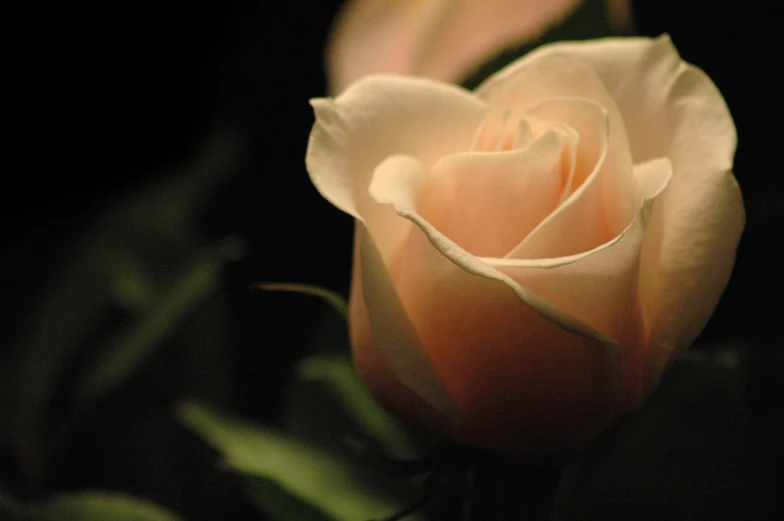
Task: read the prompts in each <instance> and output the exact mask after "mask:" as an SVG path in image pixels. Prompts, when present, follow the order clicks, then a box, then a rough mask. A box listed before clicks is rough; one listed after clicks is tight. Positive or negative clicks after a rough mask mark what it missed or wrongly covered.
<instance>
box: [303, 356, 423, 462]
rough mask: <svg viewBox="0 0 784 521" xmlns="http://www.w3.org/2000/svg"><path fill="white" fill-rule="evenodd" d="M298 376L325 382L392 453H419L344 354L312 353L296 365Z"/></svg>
mask: <svg viewBox="0 0 784 521" xmlns="http://www.w3.org/2000/svg"><path fill="white" fill-rule="evenodd" d="M296 371H297V375H298V377H299V378H300V379H302V380H304V381H310V382H320V383H322V384H324V385H325V386H326V387H327V389H328V390H329V392H331V393H332V394H333V395H334V396H335V397H336V398H337V399H338V401H339V404H340V405H341V406H342V410H343V411H345V412H347V413H348V415H349V417H350V418H351V420H352V421H353V422H354V424H355V425H356V426H357V427H359V428H360V430H361V431H362V432H364V434H366V435H367V436H369V437H370V438H371V439H372V440H374V441H376V442H378V443H379V444H380V445H381V447H383V448H384V450H385V452H386V453H387V454H388V455H390V456H394V457H399V458H410V457H418V456H419V455H420V452H421V447H420V446H419V444H418V443H417V441H416V440H415V439H413V438H412V436H411V435H410V434H409V433H408V431H406V429H405V428H404V427H403V426H402V425H401V424H400V423H399V422H398V421H397V420H396V419H395V418H393V417H392V416H390V415H389V414H388V413H387V412H386V411H385V410H384V409H383V408H382V407H381V406H380V405H379V404H378V402H376V400H375V399H374V398H373V397H372V396H371V395H370V393H369V392H368V391H367V389H366V387H365V385H364V383H363V382H362V379H361V378H360V376H359V374H357V371H356V369H355V368H354V364H353V363H352V362H351V360H350V359H348V358H347V357H343V356H311V357H308V358H305V359H303V360H302V361H301V362H300V363H299V364H298V365H297V369H296Z"/></svg>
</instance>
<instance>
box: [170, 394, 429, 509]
mask: <svg viewBox="0 0 784 521" xmlns="http://www.w3.org/2000/svg"><path fill="white" fill-rule="evenodd" d="M178 415H179V417H180V419H181V421H182V422H183V423H184V424H186V425H187V426H188V427H190V428H191V429H192V430H194V431H195V432H196V433H198V434H199V435H200V436H201V437H202V438H203V439H204V440H205V441H206V442H207V443H209V444H210V445H212V446H213V447H214V448H215V449H217V450H218V451H219V452H220V453H221V454H222V455H223V457H224V460H225V463H226V464H227V465H228V466H229V467H230V468H231V469H234V470H236V471H238V472H240V473H242V474H245V475H247V476H248V477H255V478H259V477H261V478H266V479H268V480H270V481H272V482H273V483H275V484H276V485H277V486H278V487H279V488H280V490H282V491H285V492H286V493H287V494H289V495H290V496H292V497H293V498H295V499H296V500H298V501H300V502H305V503H308V504H310V505H312V506H313V507H314V508H316V509H317V510H318V511H321V512H323V513H324V515H325V516H328V517H329V518H332V519H335V520H339V521H343V520H345V521H362V520H367V519H376V518H383V517H384V516H388V515H391V514H393V513H395V512H396V511H398V510H399V508H400V502H399V501H398V500H396V498H394V497H393V496H392V494H390V493H388V492H384V491H382V490H379V488H378V486H377V484H375V483H373V482H372V480H368V479H367V474H366V473H363V472H362V471H361V470H362V469H357V468H355V467H353V466H352V465H350V464H349V463H348V462H346V461H344V460H342V459H341V458H339V457H337V456H336V455H335V454H331V453H328V452H326V451H323V450H320V449H319V448H317V447H315V446H312V445H309V444H306V443H303V442H301V441H298V440H295V439H293V438H290V437H287V436H286V435H284V434H282V433H279V432H276V431H274V430H272V429H269V428H264V427H262V426H259V425H255V424H253V423H250V422H247V421H242V420H239V419H236V418H232V417H230V416H226V415H223V414H220V413H217V412H215V411H213V410H211V409H209V408H207V407H204V406H201V405H197V404H193V403H186V404H183V405H182V406H180V407H179V410H178ZM256 485H258V482H256ZM374 485H375V486H374ZM257 497H259V496H257ZM263 500H264V495H263V494H262V495H261V496H260V501H263ZM281 504H286V503H285V502H282V501H280V500H279V499H273V500H272V501H271V503H270V504H269V505H267V504H266V503H264V505H263V507H264V508H265V510H268V511H269V512H271V513H273V514H275V515H276V516H281V515H283V514H282V513H281V512H280V511H278V510H279V509H280V508H281V506H280V505H281ZM292 515H294V513H293V512H292ZM291 519H294V518H293V517H292V518H291ZM411 519H412V520H413V519H415V518H414V517H412V518H411Z"/></svg>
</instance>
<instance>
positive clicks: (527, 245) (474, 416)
mask: <svg viewBox="0 0 784 521" xmlns="http://www.w3.org/2000/svg"><path fill="white" fill-rule="evenodd" d="M312 105H313V107H314V110H315V113H316V123H315V125H314V126H313V130H312V133H311V136H310V142H309V145H308V151H307V158H306V163H307V168H308V171H309V173H310V176H311V179H312V181H313V184H314V185H315V186H316V188H317V189H318V190H319V192H320V193H321V194H322V195H323V196H324V197H325V198H326V199H328V200H329V201H330V202H331V203H332V204H334V205H335V206H337V207H338V208H340V209H341V210H343V211H344V212H346V213H348V214H351V215H353V216H354V217H355V218H356V220H357V226H356V248H355V250H356V251H355V262H354V271H353V284H352V291H351V313H350V329H351V341H352V347H353V354H354V357H355V361H356V364H357V366H358V369H359V371H360V373H361V374H362V376H363V378H364V380H365V382H366V383H367V385H368V387H369V389H370V390H371V392H372V393H373V394H374V396H375V397H376V398H377V399H378V400H379V401H380V402H381V403H382V404H384V405H385V406H386V407H387V408H388V409H390V410H391V411H392V412H394V413H395V414H397V415H399V416H401V417H403V418H405V419H408V420H410V421H413V422H416V423H418V424H421V425H424V426H426V427H429V428H432V429H436V430H438V431H439V432H440V433H441V434H442V435H444V436H446V437H448V438H450V439H452V440H454V441H457V442H460V443H465V444H469V445H474V446H478V447H483V448H488V449H492V450H497V451H502V452H507V453H519V454H540V453H548V452H556V451H561V450H563V449H569V448H573V447H576V446H579V445H580V444H581V443H582V442H584V441H585V440H587V439H590V438H591V437H593V436H595V435H596V434H597V433H599V432H600V431H602V430H603V429H604V428H606V427H607V426H608V425H609V424H610V422H612V421H613V420H614V419H615V418H617V416H618V415H619V414H621V413H623V412H624V411H629V410H634V409H636V408H638V407H640V406H641V405H642V404H643V403H644V402H645V400H646V398H647V397H648V395H650V393H651V392H652V390H653V389H654V388H655V387H656V385H657V383H658V381H659V378H660V376H661V374H662V372H663V371H664V370H665V368H666V366H667V365H668V363H669V362H670V360H671V359H672V357H673V355H674V354H676V353H677V352H678V351H680V350H682V349H685V348H686V347H687V346H689V344H691V343H692V342H693V340H694V339H695V337H696V336H697V335H698V333H699V332H700V331H701V330H702V328H703V327H704V325H705V323H706V322H707V320H708V318H709V317H710V315H711V313H712V312H713V310H714V308H715V306H716V304H717V302H718V299H719V296H720V295H721V293H722V291H723V289H724V287H725V285H726V284H727V280H728V278H729V275H730V271H731V269H732V265H733V263H734V256H735V249H736V247H737V244H738V240H739V238H740V234H741V231H742V228H743V223H744V212H743V203H742V200H741V195H740V190H739V188H738V185H737V183H736V181H735V178H734V177H733V174H732V160H733V155H734V151H735V144H736V134H735V128H734V125H733V122H732V118H731V116H730V114H729V112H728V110H727V107H726V105H725V103H724V100H723V99H722V97H721V94H720V93H719V91H718V90H717V89H716V87H715V85H714V84H713V83H712V82H711V80H710V79H709V78H708V77H707V76H706V75H705V74H704V73H703V72H702V71H701V70H700V69H698V68H696V67H694V66H692V65H689V64H687V63H685V62H683V61H682V60H681V58H680V57H679V55H678V53H677V51H676V50H675V48H674V47H673V45H672V43H671V42H670V39H669V38H668V37H666V36H664V37H660V38H658V39H655V40H651V39H647V38H628V39H623V38H614V39H604V40H597V41H590V42H581V43H558V44H553V45H549V46H544V47H541V48H539V49H537V50H536V51H534V52H532V53H531V54H529V55H527V56H525V57H523V58H521V59H520V60H518V61H516V62H515V63H513V64H511V65H509V66H508V67H506V68H505V69H503V70H501V71H500V72H498V73H496V74H495V75H494V76H492V77H491V78H490V79H488V80H487V81H486V82H485V83H484V84H483V85H482V86H480V87H479V88H478V89H477V90H476V91H475V92H473V93H471V92H468V91H466V90H464V89H462V88H460V87H457V86H453V85H449V84H444V83H439V82H436V81H433V80H427V79H416V78H409V77H393V76H376V77H368V78H365V79H362V80H360V81H359V82H357V83H355V84H354V85H352V86H351V87H349V88H348V89H347V90H346V91H345V92H344V93H343V94H341V95H340V96H338V97H337V98H335V99H315V100H313V101H312Z"/></svg>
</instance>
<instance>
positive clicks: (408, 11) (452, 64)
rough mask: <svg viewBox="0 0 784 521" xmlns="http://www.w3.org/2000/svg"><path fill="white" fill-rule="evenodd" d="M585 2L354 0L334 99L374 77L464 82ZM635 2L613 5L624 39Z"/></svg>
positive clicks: (337, 59)
mask: <svg viewBox="0 0 784 521" xmlns="http://www.w3.org/2000/svg"><path fill="white" fill-rule="evenodd" d="M582 2H583V0H547V1H542V0H349V1H347V2H346V3H345V4H344V6H343V8H342V9H341V11H340V13H339V14H338V16H337V17H336V19H335V23H334V26H333V27H332V31H331V34H330V39H329V45H328V47H327V71H328V73H329V80H330V91H331V92H334V93H338V92H341V91H342V90H343V89H344V88H345V87H346V86H348V85H349V84H351V83H353V82H354V81H356V80H358V79H359V78H361V77H362V76H365V75H366V74H370V73H394V74H412V75H416V76H426V77H429V78H435V79H439V80H444V81H457V80H459V79H461V78H463V77H465V76H466V75H467V74H469V73H470V72H471V71H472V70H473V69H475V68H476V67H478V66H479V65H481V64H482V63H483V62H485V61H487V60H488V59H490V58H492V57H493V55H495V54H497V53H499V52H501V51H503V50H504V49H506V48H509V47H513V46H516V45H521V44H523V43H525V42H529V41H533V40H535V39H536V38H538V37H539V36H541V35H542V34H543V33H544V32H545V31H546V30H547V29H549V28H551V27H553V26H555V25H557V24H559V23H561V22H562V21H563V20H564V19H565V18H566V17H567V16H569V14H571V13H572V11H574V10H575V9H576V8H577V6H578V5H579V4H580V3H582ZM629 3H630V1H629V0H606V5H607V12H608V14H609V17H610V20H611V21H612V22H613V26H614V27H615V29H616V31H619V32H624V33H625V32H628V31H629V30H630V27H631V16H630V7H629Z"/></svg>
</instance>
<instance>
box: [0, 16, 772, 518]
mask: <svg viewBox="0 0 784 521" xmlns="http://www.w3.org/2000/svg"><path fill="white" fill-rule="evenodd" d="M339 4H340V2H338V1H337V0H332V1H318V2H302V1H296V0H292V1H289V2H280V1H275V2H261V1H256V2H251V1H248V0H232V1H227V2H208V3H204V4H199V5H197V4H194V3H191V4H183V5H176V4H174V3H170V2H149V1H141V2H135V3H133V4H128V5H117V4H112V5H111V6H105V7H103V8H100V9H95V8H90V9H87V8H75V9H69V10H67V11H64V12H58V13H55V12H47V11H46V10H43V9H42V10H41V11H39V12H36V13H32V14H30V15H29V16H27V17H23V18H21V19H20V20H22V22H20V26H21V28H22V29H23V32H24V33H25V36H24V38H22V39H21V43H20V44H19V46H18V48H19V50H20V52H19V53H18V55H17V56H15V57H14V62H18V63H19V72H18V74H12V75H11V78H9V79H7V80H6V81H8V82H10V83H11V84H12V86H14V87H16V88H17V89H19V93H18V95H14V96H11V97H9V98H8V99H7V100H6V103H8V104H9V105H10V106H11V107H10V108H11V109H12V110H14V111H20V112H21V118H20V120H19V122H18V123H16V122H15V123H13V124H9V127H11V128H9V130H10V131H11V133H12V134H14V135H15V137H16V139H17V140H19V141H21V142H26V146H25V147H24V148H20V149H18V150H12V151H9V152H10V154H9V162H8V163H7V164H6V167H5V175H4V176H3V177H4V181H5V185H4V187H3V188H2V191H0V209H1V210H2V226H3V228H2V232H3V239H2V245H3V255H2V258H0V287H2V290H3V292H2V301H3V304H2V306H3V307H2V315H1V316H0V326H2V330H0V339H2V341H3V342H4V345H6V343H8V342H10V341H11V340H13V339H14V338H16V336H17V335H18V330H19V329H20V328H22V327H23V326H24V324H26V323H27V318H26V317H28V316H29V315H30V314H31V313H34V312H35V309H36V302H37V299H38V298H39V297H40V293H41V292H42V291H43V288H45V286H46V284H47V281H49V280H50V279H51V278H52V277H53V276H54V274H56V273H57V271H56V267H57V266H58V263H60V262H61V261H62V260H63V259H64V258H66V257H67V256H68V253H69V251H70V249H71V247H72V245H73V244H74V242H75V241H77V240H78V239H79V237H81V234H82V233H83V230H84V229H85V228H86V227H89V226H90V223H92V222H93V220H94V219H95V218H96V215H100V213H101V212H102V211H103V210H104V209H105V207H106V205H107V204H109V205H111V204H112V201H115V200H116V199H117V198H121V197H122V196H123V194H125V193H126V192H128V191H129V190H132V189H133V188H134V187H136V186H139V185H143V184H144V183H147V182H154V181H155V180H156V179H157V178H159V177H162V176H165V175H167V172H170V171H173V170H177V169H178V168H181V167H182V165H184V164H189V162H190V161H192V158H194V157H198V156H199V154H200V153H201V152H202V149H203V148H204V147H205V146H212V145H210V143H214V142H213V141H211V139H212V138H213V137H214V136H216V135H223V136H227V137H226V138H225V139H227V140H229V141H231V142H232V143H235V144H236V149H235V150H236V154H235V159H234V161H233V162H231V166H230V167H227V169H228V170H229V171H228V172H227V176H226V178H225V180H224V181H223V182H222V183H220V184H219V185H218V186H217V187H216V188H215V190H214V191H213V192H212V193H211V194H210V195H209V197H207V198H206V200H205V202H204V204H203V205H202V206H201V207H200V209H199V212H198V221H199V227H200V230H201V231H202V232H203V234H204V236H205V237H206V238H207V239H205V240H206V241H209V240H210V238H212V239H216V240H217V239H218V238H220V237H223V236H225V235H226V234H237V235H239V236H242V237H243V238H244V240H245V245H246V252H245V255H244V257H243V258H242V259H241V260H239V261H236V262H233V263H231V264H229V265H228V266H227V267H226V269H225V270H224V273H223V277H224V280H223V284H222V287H221V298H222V299H223V300H221V303H222V304H216V306H218V308H220V309H219V310H218V311H216V313H228V314H229V315H230V316H231V319H230V320H231V324H232V333H231V335H232V338H234V341H235V344H236V346H239V347H236V348H235V349H234V350H233V351H232V352H231V354H230V355H227V359H228V360H229V361H226V360H224V361H223V362H221V363H222V364H223V365H220V367H217V366H216V368H215V372H218V373H220V376H214V375H208V376H206V377H205V376H204V375H205V374H208V373H209V371H206V370H205V369H204V368H199V369H198V370H196V369H193V368H189V367H188V366H187V364H184V365H182V366H178V364H177V360H178V357H179V356H181V355H182V353H183V351H182V349H184V348H182V347H181V348H179V349H180V350H179V351H178V350H177V349H178V348H176V347H175V348H172V349H170V350H169V351H166V350H162V352H161V353H160V354H158V355H156V356H155V358H154V359H153V360H151V361H150V363H149V364H147V365H145V366H144V368H143V369H142V370H141V372H140V374H139V375H137V376H135V377H134V379H133V380H132V381H131V382H130V384H129V386H128V387H127V388H125V389H122V390H120V391H118V392H117V394H116V395H115V396H114V397H113V398H112V405H111V406H110V407H108V406H106V405H104V409H102V410H101V413H102V414H100V415H97V416H96V418H100V419H97V420H96V421H95V424H93V426H92V427H91V428H92V430H88V431H86V434H85V435H84V436H83V437H82V438H81V441H80V442H78V443H77V444H76V445H75V448H73V449H72V450H71V451H70V452H68V453H67V454H66V455H65V456H63V458H64V462H63V466H62V468H61V470H59V471H58V472H55V473H54V474H53V475H52V476H50V477H49V478H48V479H46V480H44V481H43V482H41V483H36V482H34V483H29V484H23V485H18V486H11V487H10V488H11V491H12V492H13V493H15V494H16V495H18V496H20V497H22V498H27V497H35V496H36V495H40V494H45V493H48V492H52V491H57V490H63V489H71V488H80V487H92V488H95V487H104V488H111V489H121V490H127V491H130V492H132V493H135V494H139V495H142V496H144V497H149V498H152V499H155V500H157V501H160V502H161V503H163V504H166V505H169V506H172V507H173V508H176V509H178V510H179V511H181V512H182V513H183V514H185V515H186V517H187V518H188V519H193V520H198V519H219V518H227V519H228V518H233V517H231V516H232V515H235V516H241V515H242V514H243V512H245V510H243V509H246V508H249V507H247V505H245V506H243V505H242V504H237V503H238V502H237V501H236V498H237V497H239V489H238V486H237V484H236V483H233V482H231V481H230V480H229V481H228V482H227V481H226V480H224V479H223V478H224V475H223V474H220V473H218V472H217V471H215V470H214V469H213V461H214V457H213V455H212V453H211V452H210V451H209V450H207V449H204V450H202V449H201V448H200V442H199V440H197V439H195V438H193V437H189V434H187V433H184V432H182V430H181V429H180V428H179V427H178V426H177V425H176V423H175V422H174V420H170V419H167V418H168V416H167V411H169V410H170V407H171V400H174V399H176V398H178V397H180V396H181V395H183V394H184V393H189V392H193V393H196V394H200V393H202V392H203V394H207V395H208V396H211V397H212V398H213V399H216V400H217V401H222V402H224V403H226V404H228V405H229V406H231V407H232V408H234V409H235V410H237V411H238V412H241V413H243V414H246V415H250V416H253V417H256V418H258V419H262V420H269V419H274V418H276V417H277V415H278V414H279V413H280V403H281V393H282V392H283V387H282V385H281V384H282V382H283V381H284V380H285V378H286V377H287V374H288V372H289V369H290V367H291V364H292V363H293V360H295V359H296V357H297V356H299V355H301V354H302V351H303V349H304V348H303V347H302V346H303V345H304V344H305V343H306V341H307V339H308V338H309V337H310V335H311V334H312V332H313V329H314V326H313V324H314V323H316V322H318V319H320V318H322V317H323V315H324V311H323V309H322V307H321V305H320V304H319V303H317V302H313V301H311V300H308V299H305V298H302V297H297V296H291V295H279V296H276V297H272V296H266V295H264V296H260V295H258V294H255V293H252V292H250V291H248V286H249V285H250V284H251V283H254V282H258V281H270V280H280V281H298V282H309V283H315V284H319V285H323V286H326V287H329V288H332V289H334V290H336V291H338V292H339V293H342V294H344V295H345V294H347V290H348V280H349V266H350V256H351V252H350V247H351V240H350V239H351V230H352V223H351V221H350V219H348V218H347V217H346V216H344V215H343V214H342V213H340V212H339V211H337V210H335V209H334V208H333V207H332V206H331V205H329V204H328V203H326V202H325V201H323V200H322V199H321V198H320V197H319V196H318V194H317V193H316V191H315V189H314V188H313V187H312V185H311V184H310V182H309V180H308V177H307V173H306V171H305V168H304V154H305V148H306V144H307V136H308V133H309V131H310V126H311V125H312V122H313V116H312V112H311V110H310V107H309V106H308V104H307V100H308V99H309V98H311V97H315V96H321V95H324V94H325V78H324V70H323V66H322V63H323V60H322V57H323V56H322V53H323V44H324V40H325V38H326V35H327V31H328V28H329V24H330V21H331V19H332V17H333V16H334V13H335V12H336V10H337V8H338V6H339ZM766 4H769V2H764V1H744V2H740V1H731V2H709V1H695V0H691V1H686V0H682V1H677V0H666V1H665V0H639V1H638V2H636V3H635V15H634V18H635V23H636V25H637V29H638V32H639V33H640V34H643V35H650V36H656V35H658V34H661V33H663V32H668V33H670V35H671V36H672V39H673V41H674V43H675V45H676V47H677V48H678V49H679V51H680V52H681V54H682V56H683V57H684V58H685V59H686V60H687V61H690V62H692V63H695V64H697V65H698V66H700V67H702V68H703V69H704V70H705V71H706V72H707V73H708V74H709V75H710V76H711V77H712V78H713V80H714V81H715V82H716V84H717V85H718V87H719V89H720V90H721V91H722V93H723V94H724V96H725V98H726V100H727V103H728V105H729V107H730V110H731V112H732V114H733V116H734V118H735V121H736V125H737V127H738V135H739V148H738V153H737V156H736V168H735V173H736V177H737V178H738V181H739V183H740V185H741V188H742V190H743V193H744V198H745V202H746V211H747V227H746V231H745V233H744V236H743V240H742V243H741V247H740V249H739V252H738V260H737V264H736V269H735V273H734V275H733V278H732V280H731V282H730V285H729V287H728V289H727V291H726V293H725V295H724V297H723V299H722V301H721V304H720V306H719V308H718V310H717V312H716V314H715V316H714V318H713V319H712V320H711V322H710V324H709V326H708V327H707V329H706V331H705V333H704V334H703V335H702V337H701V338H700V340H699V341H698V346H699V347H701V348H703V349H711V348H712V346H716V345H728V344H733V345H741V346H743V347H744V349H750V350H755V349H766V350H769V349H774V350H775V349H779V348H780V345H781V338H782V333H781V325H780V315H781V309H782V306H781V304H780V297H779V295H781V292H782V290H784V285H783V284H782V277H781V274H780V271H781V262H780V260H779V257H778V256H777V255H778V252H779V248H780V244H781V241H782V239H781V237H782V235H781V234H782V232H781V226H782V225H784V202H782V201H784V179H783V177H784V176H782V175H781V158H780V152H781V145H780V144H779V141H780V139H781V138H780V136H781V121H782V118H781V116H782V110H781V109H782V101H781V92H783V91H782V90H781V78H780V76H781V74H780V73H781V70H780V69H781V67H780V63H781V59H782V55H781V51H780V50H779V47H780V46H778V45H776V44H775V43H774V42H775V40H776V39H777V36H778V35H777V33H776V31H775V28H774V27H772V25H773V22H772V20H773V16H772V13H771V12H770V11H771V8H770V7H767V6H766ZM20 138H21V139H20ZM25 138H28V139H25ZM27 146H30V148H29V149H28V148H26V147H27ZM20 156H21V157H20ZM17 157H18V158H19V160H17V159H10V158H17ZM221 305H222V307H221ZM216 309H217V308H216ZM202 313H206V314H207V315H209V314H210V311H209V310H207V311H206V312H205V311H202ZM292 317H298V318H296V319H295V318H292ZM205 371H206V372H205ZM205 379H206V380H209V381H210V382H212V383H211V385H212V386H213V387H216V386H217V387H219V386H220V384H221V382H224V383H225V384H226V386H227V389H228V390H222V391H216V392H212V394H211V392H208V391H205V388H206V387H205V384H204V380H205ZM207 387H209V386H207ZM773 389H774V390H775V389H776V388H775V386H774V387H773ZM151 400H158V401H159V403H160V405H154V406H150V405H149V403H150V401H151ZM158 407H160V410H158ZM109 440H114V443H110V442H109ZM183 440H184V441H183ZM182 444H185V445H184V446H185V447H186V448H185V449H183V448H182V447H183V445H182ZM191 454H198V457H197V458H193V457H191V456H190V455H191ZM0 463H1V464H2V467H0V468H2V469H3V470H4V472H3V474H2V475H4V476H5V477H6V481H7V482H11V483H16V482H17V481H16V480H17V478H18V479H19V480H20V481H18V482H20V483H21V482H23V481H24V480H23V479H21V477H20V476H21V475H22V474H23V470H22V469H21V468H20V465H19V463H18V462H17V461H15V460H14V458H13V457H11V456H8V457H4V459H3V460H0ZM9 476H10V478H9ZM207 489H209V490H210V491H211V493H210V494H204V493H203V491H204V490H207ZM228 503H232V504H233V506H232V507H231V508H233V509H235V510H228V511H227V510H226V508H227V507H226V504H228ZM237 518H240V517H237Z"/></svg>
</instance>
